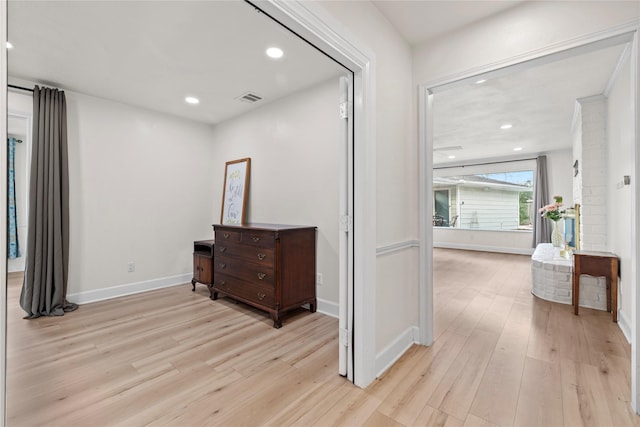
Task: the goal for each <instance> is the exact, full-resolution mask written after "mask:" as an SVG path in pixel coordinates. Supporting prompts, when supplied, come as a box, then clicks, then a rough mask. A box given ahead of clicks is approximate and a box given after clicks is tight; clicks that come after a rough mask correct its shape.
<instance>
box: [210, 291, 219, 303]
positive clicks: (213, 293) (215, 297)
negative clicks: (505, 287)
mask: <svg viewBox="0 0 640 427" xmlns="http://www.w3.org/2000/svg"><path fill="white" fill-rule="evenodd" d="M210 298H211V299H212V300H214V301H215V300H217V299H218V293H217V292H216V291H213V292H211V297H210Z"/></svg>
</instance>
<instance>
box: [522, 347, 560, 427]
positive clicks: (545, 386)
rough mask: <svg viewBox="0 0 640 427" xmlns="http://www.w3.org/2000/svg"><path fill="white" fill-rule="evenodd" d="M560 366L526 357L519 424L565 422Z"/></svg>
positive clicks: (550, 424)
mask: <svg viewBox="0 0 640 427" xmlns="http://www.w3.org/2000/svg"><path fill="white" fill-rule="evenodd" d="M559 378H560V366H559V365H558V364H555V363H549V362H545V361H543V360H539V359H534V358H531V357H527V358H526V360H525V365H524V372H523V375H522V385H521V386H520V393H519V396H518V406H517V409H516V417H515V423H514V425H516V426H539V427H550V426H562V425H563V412H562V409H563V406H562V387H561V383H560V382H559V381H558V379H559Z"/></svg>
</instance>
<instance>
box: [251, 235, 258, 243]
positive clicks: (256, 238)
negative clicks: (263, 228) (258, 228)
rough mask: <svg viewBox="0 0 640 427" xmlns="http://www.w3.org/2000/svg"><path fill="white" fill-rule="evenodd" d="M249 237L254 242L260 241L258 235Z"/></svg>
mask: <svg viewBox="0 0 640 427" xmlns="http://www.w3.org/2000/svg"><path fill="white" fill-rule="evenodd" d="M251 239H252V240H253V241H254V243H258V242H259V241H260V237H258V236H253V237H252V238H251Z"/></svg>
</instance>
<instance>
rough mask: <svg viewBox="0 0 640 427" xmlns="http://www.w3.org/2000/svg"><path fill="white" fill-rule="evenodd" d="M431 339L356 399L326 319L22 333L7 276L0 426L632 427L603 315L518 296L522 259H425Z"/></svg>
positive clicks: (163, 307) (112, 324) (190, 307)
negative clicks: (428, 262)
mask: <svg viewBox="0 0 640 427" xmlns="http://www.w3.org/2000/svg"><path fill="white" fill-rule="evenodd" d="M434 266H435V267H434V268H435V270H434V277H435V283H436V290H435V301H436V306H435V307H436V313H435V324H436V330H435V335H436V341H435V343H434V344H433V346H431V347H429V348H427V347H422V346H413V347H412V348H411V349H409V351H408V352H407V353H406V354H405V355H404V356H403V357H402V358H401V360H400V361H399V362H398V363H396V364H395V365H394V366H393V367H392V368H391V369H390V370H389V371H388V372H387V373H386V374H385V375H383V376H382V377H381V378H379V379H378V380H376V381H375V382H374V383H373V384H372V385H371V386H370V387H369V388H368V389H367V390H361V389H358V388H357V387H355V386H353V385H351V384H349V383H348V382H346V381H345V380H344V379H343V378H341V377H339V376H338V375H337V374H336V372H337V328H338V325H337V321H336V320H335V319H332V318H330V317H327V316H324V315H322V314H319V313H314V314H311V313H309V312H307V311H304V310H301V311H299V312H296V313H295V314H294V315H293V316H291V317H287V318H285V319H284V322H283V323H284V326H283V328H282V329H280V330H276V329H273V328H272V327H271V325H272V322H271V321H270V320H269V318H268V316H265V315H263V314H262V313H260V312H257V311H254V310H252V309H250V308H249V307H247V306H244V305H236V304H233V303H232V302H229V301H226V300H221V301H217V302H213V301H211V300H209V298H208V292H207V290H206V288H205V287H204V286H202V285H199V286H198V288H197V289H196V292H195V293H193V292H191V285H190V284H188V285H187V284H186V285H184V286H179V287H173V288H168V289H164V290H159V291H153V292H148V293H145V294H139V295H134V296H130V297H125V298H120V299H117V300H111V301H105V302H99V303H94V304H86V305H83V306H81V307H80V309H79V310H78V311H77V312H74V313H69V314H67V315H65V316H63V317H54V318H40V319H35V320H23V319H22V312H21V310H20V309H19V307H18V303H17V300H18V296H19V293H20V286H19V282H20V281H21V279H20V278H16V277H10V286H9V289H8V292H9V308H8V353H7V365H8V366H7V417H8V425H9V426H40V425H47V426H91V427H98V426H105V425H110V426H111V425H116V426H143V425H154V426H161V425H169V426H206V425H215V426H253V425H272V426H281V425H298V426H310V425H314V426H330V425H344V426H359V425H366V426H403V425H404V426H409V425H421V426H424V425H428V426H436V425H437V426H491V425H500V426H536V425H537V426H548V427H554V426H583V425H584V426H598V427H605V426H616V427H617V426H630V425H639V419H638V417H637V416H635V415H634V414H632V413H631V409H630V406H629V396H630V384H629V381H630V380H629V378H630V347H629V345H628V344H627V342H626V341H625V339H624V337H623V335H622V334H621V332H620V330H619V329H618V328H617V326H616V325H615V324H613V323H612V322H611V316H610V314H608V313H604V312H599V311H594V310H589V309H581V311H580V316H578V317H576V316H574V315H573V314H572V312H571V308H570V306H565V305H561V304H554V303H549V302H545V301H542V300H539V299H537V298H535V297H533V296H532V295H531V294H530V291H529V290H530V277H529V276H530V258H529V257H526V256H517V255H501V254H488V253H478V252H463V251H453V250H436V251H435V254H434Z"/></svg>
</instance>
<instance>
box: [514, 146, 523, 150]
mask: <svg viewBox="0 0 640 427" xmlns="http://www.w3.org/2000/svg"><path fill="white" fill-rule="evenodd" d="M513 151H522V147H516V148H514V149H513Z"/></svg>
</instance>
